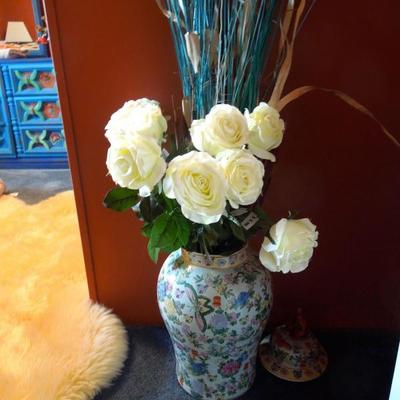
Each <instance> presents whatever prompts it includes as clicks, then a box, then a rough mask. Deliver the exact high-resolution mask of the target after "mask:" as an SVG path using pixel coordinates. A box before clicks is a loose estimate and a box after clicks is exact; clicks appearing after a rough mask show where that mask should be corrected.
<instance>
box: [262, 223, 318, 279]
mask: <svg viewBox="0 0 400 400" xmlns="http://www.w3.org/2000/svg"><path fill="white" fill-rule="evenodd" d="M270 236H271V238H272V239H273V240H274V242H275V243H272V242H271V241H270V240H269V239H268V238H267V237H266V238H265V239H264V243H263V244H262V246H261V250H260V261H261V263H262V264H263V265H264V266H265V267H266V268H267V269H269V270H270V271H272V272H283V273H287V272H301V271H303V270H305V269H306V268H307V267H308V263H309V262H310V259H311V256H312V254H313V250H314V247H317V245H318V243H317V239H318V232H317V230H316V226H315V225H313V224H312V223H311V221H310V220H309V219H308V218H303V219H298V220H294V219H291V220H288V219H286V218H282V219H281V220H280V221H279V222H278V223H277V224H275V225H273V226H272V228H271V230H270Z"/></svg>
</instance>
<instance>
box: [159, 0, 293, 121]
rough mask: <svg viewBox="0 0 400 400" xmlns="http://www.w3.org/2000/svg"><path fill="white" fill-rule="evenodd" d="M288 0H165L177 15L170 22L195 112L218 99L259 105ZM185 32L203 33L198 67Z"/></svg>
mask: <svg viewBox="0 0 400 400" xmlns="http://www.w3.org/2000/svg"><path fill="white" fill-rule="evenodd" d="M285 4H286V1H283V0H166V7H167V9H168V10H169V11H170V12H171V13H172V15H173V16H174V18H170V26H171V31H172V35H173V39H174V44H175V50H176V55H177V59H178V65H179V72H180V77H181V81H182V88H183V95H184V97H186V98H187V99H189V100H190V103H191V104H192V117H193V118H196V119H198V118H203V117H204V116H205V115H206V114H207V113H208V111H209V110H210V108H211V107H212V106H213V105H215V104H217V103H229V104H233V105H236V106H237V107H238V108H239V109H241V110H242V111H244V109H245V108H249V109H252V108H254V107H255V105H256V104H257V103H258V101H259V93H260V84H261V78H262V73H263V70H264V65H265V61H266V58H267V55H268V52H269V50H270V48H271V46H272V38H273V35H274V33H275V31H276V30H277V28H278V27H279V24H278V20H279V17H280V13H281V12H282V10H283V8H284V5H285ZM186 33H196V34H197V35H198V38H199V43H200V47H199V54H200V61H199V67H198V71H197V73H196V72H195V69H194V66H193V65H192V62H191V60H190V57H189V53H188V49H187V45H186V40H185V34H186ZM214 38H216V39H214Z"/></svg>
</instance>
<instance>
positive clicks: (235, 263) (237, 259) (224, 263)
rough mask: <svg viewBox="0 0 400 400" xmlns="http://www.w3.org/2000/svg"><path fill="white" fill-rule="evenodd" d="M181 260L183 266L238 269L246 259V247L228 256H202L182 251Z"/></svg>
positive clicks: (201, 254)
mask: <svg viewBox="0 0 400 400" xmlns="http://www.w3.org/2000/svg"><path fill="white" fill-rule="evenodd" d="M181 251H182V259H183V262H184V263H185V265H190V266H195V267H202V268H215V269H227V268H235V267H239V266H240V265H241V264H242V263H243V262H245V261H246V259H247V245H246V246H244V247H243V248H241V249H240V250H238V251H236V252H235V253H233V254H231V255H229V256H221V255H218V254H203V253H196V252H193V251H188V250H186V249H182V250H181Z"/></svg>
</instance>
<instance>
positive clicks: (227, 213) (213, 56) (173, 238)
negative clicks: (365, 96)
mask: <svg viewBox="0 0 400 400" xmlns="http://www.w3.org/2000/svg"><path fill="white" fill-rule="evenodd" d="M156 1H157V4H158V5H159V7H160V8H161V10H162V12H163V13H164V14H165V15H166V16H167V17H168V19H169V22H170V26H171V31H172V33H173V38H174V43H175V48H176V53H177V59H178V65H179V71H180V76H181V81H182V88H183V95H184V97H183V100H182V115H183V118H184V120H185V122H186V125H187V128H188V129H187V131H186V132H182V130H178V131H177V129H176V127H175V129H170V130H169V131H168V123H167V120H168V118H167V117H166V116H164V115H163V113H162V110H161V108H160V105H159V103H158V102H157V101H154V100H148V99H139V100H130V101H128V102H126V103H125V104H124V105H123V107H122V108H120V109H119V110H118V111H116V112H115V113H114V114H113V115H112V116H111V119H110V121H109V122H108V124H107V125H106V133H105V135H106V137H107V139H108V140H109V142H110V147H109V149H108V154H107V162H106V164H107V168H108V171H109V173H110V175H111V177H112V179H113V181H114V182H115V183H116V184H117V185H118V187H117V188H114V189H112V190H111V191H110V192H109V193H108V194H107V196H106V197H105V200H104V203H105V205H106V207H108V208H111V209H114V210H117V211H125V210H128V209H133V210H134V212H135V213H136V214H137V216H138V217H139V218H140V219H141V220H142V221H143V222H144V224H143V227H142V233H143V235H144V236H146V237H147V238H148V239H149V241H148V252H149V255H150V257H151V258H152V259H153V260H154V261H155V262H156V261H157V259H158V256H159V253H160V251H163V252H167V253H171V252H173V251H175V250H177V249H179V248H184V249H186V250H188V251H191V252H199V253H203V254H206V255H209V254H220V255H229V254H232V253H234V252H235V251H237V250H239V249H240V248H241V247H243V246H244V244H245V243H246V242H247V241H248V239H249V238H250V237H251V236H253V235H255V234H257V233H260V232H261V233H262V234H263V235H264V237H265V238H264V242H263V244H262V246H261V249H260V261H261V262H262V264H263V265H264V266H265V267H266V268H268V269H269V270H271V271H281V272H284V273H287V272H300V271H303V270H304V269H305V268H307V266H308V264H309V261H310V258H311V256H312V254H313V249H314V248H315V247H316V246H317V238H318V232H317V230H316V226H315V225H313V224H312V223H311V221H310V220H309V219H308V218H303V219H294V218H293V216H292V215H290V214H289V217H288V218H283V219H281V220H279V221H277V222H276V223H274V222H273V221H272V220H271V219H270V218H269V217H268V215H267V214H266V213H265V211H264V210H263V208H262V198H263V194H264V192H265V190H266V185H265V182H266V181H267V180H268V175H269V170H270V169H271V166H272V163H273V162H275V161H276V155H275V154H274V149H276V148H277V147H278V146H279V145H280V144H281V143H282V140H283V137H284V132H285V124H284V121H283V120H282V118H281V116H280V112H281V111H282V109H283V108H284V107H285V106H286V105H287V104H289V103H290V102H291V101H293V100H294V99H296V98H298V97H299V96H302V95H304V94H306V93H308V92H310V91H312V90H316V89H317V90H323V91H326V92H330V93H333V94H335V95H336V96H338V97H339V98H340V99H341V100H343V101H345V102H346V103H347V104H349V105H350V106H352V107H353V108H355V109H356V110H358V111H360V112H362V113H364V114H366V115H368V116H369V117H371V118H372V119H374V120H375V121H377V120H376V118H375V117H374V116H373V114H372V113H371V112H370V111H368V110H367V109H366V108H365V107H364V106H362V105H361V104H359V103H358V102H357V101H355V100H354V99H352V98H351V97H349V96H348V95H346V94H344V93H343V92H340V91H336V90H329V89H321V88H315V87H312V86H303V87H300V88H298V89H295V90H293V91H292V92H290V93H289V94H286V95H285V96H283V90H284V86H285V83H286V80H287V78H288V75H289V72H290V68H291V64H292V60H293V48H294V42H295V38H296V36H297V34H298V32H299V29H300V27H301V25H302V23H303V22H304V18H303V19H302V16H303V15H307V14H308V11H309V9H307V7H306V0H298V1H293V0H288V1H279V0H270V1H269V0H251V1H250V0H249V1H233V2H231V1H225V0H219V1H216V2H214V1H210V0H207V1H206V0H205V1H197V0H185V1H182V0H165V4H166V5H165V6H164V5H163V4H162V3H163V1H161V0H156ZM216 4H218V6H216ZM277 21H279V23H278V22H277ZM278 28H279V29H280V38H279V43H278V51H277V55H276V56H277V58H276V62H275V63H273V64H274V66H273V71H272V74H271V79H270V82H269V88H268V90H267V92H266V95H267V94H268V96H269V97H268V98H269V100H268V101H261V102H260V101H259V99H260V98H261V97H262V96H261V94H260V82H261V77H262V74H263V71H264V68H263V67H264V62H263V60H265V59H266V58H268V57H267V56H268V55H270V53H271V52H270V51H269V50H270V48H271V44H272V41H273V37H274V32H275V30H278ZM266 95H265V96H266ZM257 103H258V104H257ZM175 119H176V118H175ZM380 125H381V124H380ZM381 128H382V130H383V132H384V133H385V134H386V136H387V137H388V138H389V139H390V140H392V141H393V142H394V143H395V144H396V145H397V146H400V145H399V143H398V142H397V141H396V139H395V138H394V137H393V136H392V135H391V134H390V133H389V132H388V131H387V130H386V129H385V128H384V127H383V126H382V125H381ZM167 132H168V134H167ZM167 149H168V150H167Z"/></svg>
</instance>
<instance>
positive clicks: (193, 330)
mask: <svg viewBox="0 0 400 400" xmlns="http://www.w3.org/2000/svg"><path fill="white" fill-rule="evenodd" d="M157 297H158V304H159V307H160V311H161V315H162V317H163V319H164V322H165V324H166V327H167V329H168V332H169V334H170V336H171V339H172V342H173V346H174V351H175V357H176V373H177V378H178V381H179V383H180V385H181V386H182V387H183V389H184V390H185V391H186V392H188V393H189V394H190V395H192V396H193V397H194V398H195V399H213V400H227V399H234V398H237V397H239V396H240V395H242V394H243V393H245V392H246V391H247V390H248V389H249V388H250V386H251V385H252V383H253V381H254V377H255V364H256V359H257V348H258V344H259V341H260V339H261V335H262V332H263V330H264V327H265V324H266V322H267V320H268V317H269V314H270V311H271V307H272V291H271V278H270V274H269V272H268V271H267V270H266V269H265V268H264V267H262V266H261V264H260V262H259V260H258V257H257V256H256V255H253V254H250V252H249V251H248V250H247V248H243V249H241V250H239V251H238V252H236V253H234V254H232V255H231V256H228V257H223V256H208V257H207V256H205V255H202V254H199V253H189V252H187V251H185V250H177V251H175V252H173V253H171V254H170V255H169V257H168V258H167V259H166V261H165V263H164V265H163V267H162V269H161V271H160V274H159V278H158V286H157Z"/></svg>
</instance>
